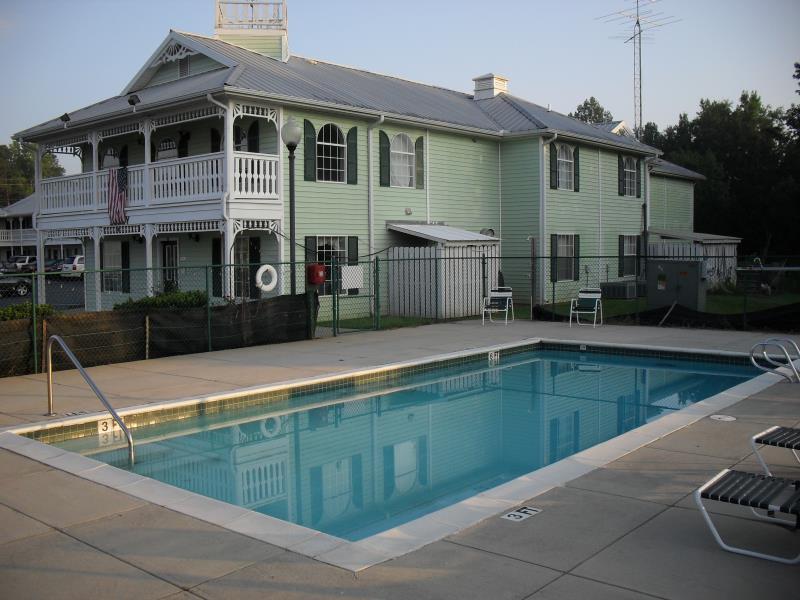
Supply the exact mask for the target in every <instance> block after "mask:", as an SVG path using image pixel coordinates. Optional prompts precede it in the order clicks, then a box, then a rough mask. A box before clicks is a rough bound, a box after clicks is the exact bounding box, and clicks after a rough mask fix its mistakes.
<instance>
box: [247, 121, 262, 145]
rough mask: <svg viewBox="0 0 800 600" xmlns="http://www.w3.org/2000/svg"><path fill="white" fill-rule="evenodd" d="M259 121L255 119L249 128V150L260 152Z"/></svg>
mask: <svg viewBox="0 0 800 600" xmlns="http://www.w3.org/2000/svg"><path fill="white" fill-rule="evenodd" d="M258 137H259V134H258V121H253V122H252V123H251V124H250V127H249V128H248V129H247V151H248V152H255V153H258V141H259V140H258Z"/></svg>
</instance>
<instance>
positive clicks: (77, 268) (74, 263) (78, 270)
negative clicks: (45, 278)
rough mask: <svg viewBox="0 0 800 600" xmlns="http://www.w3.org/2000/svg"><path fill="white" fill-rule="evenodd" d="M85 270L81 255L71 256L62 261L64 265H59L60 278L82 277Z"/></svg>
mask: <svg viewBox="0 0 800 600" xmlns="http://www.w3.org/2000/svg"><path fill="white" fill-rule="evenodd" d="M85 268H86V266H85V264H84V259H83V255H82V254H78V255H77V256H72V257H70V258H66V259H64V264H62V265H61V276H62V277H83V271H84V269H85Z"/></svg>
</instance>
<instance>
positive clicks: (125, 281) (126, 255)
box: [120, 242, 131, 294]
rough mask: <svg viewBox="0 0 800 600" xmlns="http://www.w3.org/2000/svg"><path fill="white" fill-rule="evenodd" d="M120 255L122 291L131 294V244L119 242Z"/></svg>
mask: <svg viewBox="0 0 800 600" xmlns="http://www.w3.org/2000/svg"><path fill="white" fill-rule="evenodd" d="M120 255H121V261H122V291H123V292H124V293H126V294H130V293H131V272H130V268H131V243H130V242H120Z"/></svg>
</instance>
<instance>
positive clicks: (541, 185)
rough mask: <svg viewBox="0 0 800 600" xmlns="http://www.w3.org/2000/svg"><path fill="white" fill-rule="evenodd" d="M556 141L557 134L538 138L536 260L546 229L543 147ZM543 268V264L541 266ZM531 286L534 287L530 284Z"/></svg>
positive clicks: (542, 291) (541, 251)
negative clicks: (547, 137)
mask: <svg viewBox="0 0 800 600" xmlns="http://www.w3.org/2000/svg"><path fill="white" fill-rule="evenodd" d="M557 139H558V134H557V133H553V135H552V137H551V138H550V139H549V140H545V139H544V137H540V138H539V256H538V257H537V258H538V259H540V260H541V257H542V256H544V249H545V248H546V246H545V239H544V238H545V233H546V231H547V228H546V226H545V222H546V220H547V186H546V185H545V183H544V180H545V164H544V147H545V146H546V145H548V144H552V143H553V142H555V141H556V140H557ZM542 267H544V264H542ZM543 270H544V269H543V268H542V269H538V270H537V272H543ZM532 285H534V284H533V283H532ZM544 295H545V278H544V277H543V276H542V277H539V299H540V300H544V297H545V296H544Z"/></svg>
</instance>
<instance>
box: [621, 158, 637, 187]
mask: <svg viewBox="0 0 800 600" xmlns="http://www.w3.org/2000/svg"><path fill="white" fill-rule="evenodd" d="M623 168H624V169H625V195H626V196H635V195H636V159H635V158H633V157H632V156H626V157H625V159H624V160H623Z"/></svg>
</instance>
